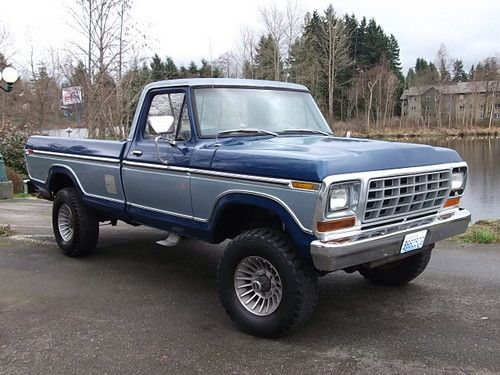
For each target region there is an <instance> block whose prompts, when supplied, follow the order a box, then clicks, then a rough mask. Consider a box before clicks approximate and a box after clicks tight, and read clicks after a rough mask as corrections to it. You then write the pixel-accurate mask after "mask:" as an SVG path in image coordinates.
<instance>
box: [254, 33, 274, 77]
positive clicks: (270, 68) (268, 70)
mask: <svg viewBox="0 0 500 375" xmlns="http://www.w3.org/2000/svg"><path fill="white" fill-rule="evenodd" d="M275 50H276V48H275V42H274V39H273V38H272V36H271V35H267V36H261V38H260V40H259V43H258V44H257V48H256V51H255V69H256V78H258V79H268V80H273V79H274V53H275Z"/></svg>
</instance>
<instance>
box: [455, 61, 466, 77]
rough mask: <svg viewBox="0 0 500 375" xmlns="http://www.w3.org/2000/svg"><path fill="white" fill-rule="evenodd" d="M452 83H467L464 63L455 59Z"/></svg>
mask: <svg viewBox="0 0 500 375" xmlns="http://www.w3.org/2000/svg"><path fill="white" fill-rule="evenodd" d="M453 82H467V73H465V70H464V63H463V61H462V60H460V59H457V60H455V61H454V62H453Z"/></svg>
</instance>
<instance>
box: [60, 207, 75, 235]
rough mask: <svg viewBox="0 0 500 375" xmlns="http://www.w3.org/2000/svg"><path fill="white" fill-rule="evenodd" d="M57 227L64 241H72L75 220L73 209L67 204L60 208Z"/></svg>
mask: <svg viewBox="0 0 500 375" xmlns="http://www.w3.org/2000/svg"><path fill="white" fill-rule="evenodd" d="M57 226H58V229H59V234H60V235H61V238H62V239H63V241H66V242H69V241H71V239H72V238H73V232H74V228H73V227H74V220H73V214H72V212H71V209H70V208H69V206H68V205H67V204H63V205H61V207H59V212H58V213H57Z"/></svg>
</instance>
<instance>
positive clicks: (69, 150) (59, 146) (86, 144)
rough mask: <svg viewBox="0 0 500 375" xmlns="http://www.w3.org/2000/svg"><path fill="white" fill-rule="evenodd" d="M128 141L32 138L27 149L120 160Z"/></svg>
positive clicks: (27, 144)
mask: <svg viewBox="0 0 500 375" xmlns="http://www.w3.org/2000/svg"><path fill="white" fill-rule="evenodd" d="M126 144H127V142H126V141H103V140H97V139H81V138H62V137H45V136H32V137H29V139H28V141H27V143H26V149H33V150H40V151H49V152H60V153H65V154H72V155H85V156H98V157H106V158H117V159H120V158H121V156H122V152H123V149H124V148H125V147H124V146H125V145H126Z"/></svg>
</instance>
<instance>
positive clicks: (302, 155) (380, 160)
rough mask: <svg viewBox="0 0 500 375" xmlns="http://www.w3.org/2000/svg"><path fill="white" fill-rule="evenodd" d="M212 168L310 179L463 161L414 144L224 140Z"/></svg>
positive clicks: (283, 138)
mask: <svg viewBox="0 0 500 375" xmlns="http://www.w3.org/2000/svg"><path fill="white" fill-rule="evenodd" d="M219 143H220V144H221V145H220V147H219V148H218V149H217V151H216V152H215V154H214V156H213V159H212V165H211V168H212V169H214V170H220V171H225V172H233V173H242V174H250V175H258V176H267V177H280V178H289V179H297V180H304V181H318V182H319V181H321V180H323V179H324V178H325V177H326V176H329V175H337V174H343V173H355V172H366V171H375V170H383V169H394V168H407V167H417V166H426V165H433V164H441V163H451V162H458V161H462V159H461V157H460V156H459V155H458V154H457V152H456V151H454V150H451V149H446V148H440V147H432V146H427V145H419V144H412V143H400V142H388V141H374V140H367V139H357V138H339V137H324V136H280V137H273V138H262V137H241V138H231V139H228V140H221V139H219Z"/></svg>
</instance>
